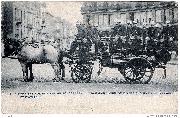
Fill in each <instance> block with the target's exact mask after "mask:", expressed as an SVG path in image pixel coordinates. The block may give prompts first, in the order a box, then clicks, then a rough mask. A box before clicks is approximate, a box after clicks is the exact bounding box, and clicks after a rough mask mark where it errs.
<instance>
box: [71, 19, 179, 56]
mask: <svg viewBox="0 0 180 118" xmlns="http://www.w3.org/2000/svg"><path fill="white" fill-rule="evenodd" d="M77 29H78V33H77V35H76V39H75V41H73V43H72V45H71V49H70V52H73V51H74V50H75V49H76V48H77V46H78V45H77V44H78V40H79V42H81V44H82V45H83V44H84V48H82V50H81V51H80V52H83V54H85V53H84V52H89V50H90V47H91V46H92V44H95V52H102V53H103V52H106V51H108V52H110V53H115V52H117V51H118V50H129V51H131V53H133V54H135V55H138V52H139V50H146V51H147V52H148V53H147V54H149V55H153V53H154V52H155V51H157V50H168V51H176V54H177V51H178V47H177V40H178V29H177V25H171V24H170V23H169V22H166V24H165V25H162V24H160V23H158V24H153V25H150V26H147V25H143V26H141V27H140V26H138V25H137V23H134V22H133V23H127V24H121V23H120V22H118V23H117V24H116V25H115V26H114V27H113V28H111V30H107V31H101V30H99V29H98V27H96V26H91V25H85V24H77ZM102 39H103V40H102ZM104 39H105V40H104ZM87 55H88V53H87Z"/></svg>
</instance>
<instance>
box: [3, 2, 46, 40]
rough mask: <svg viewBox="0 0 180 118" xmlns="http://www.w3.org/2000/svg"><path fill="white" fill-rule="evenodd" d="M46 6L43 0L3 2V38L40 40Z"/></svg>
mask: <svg viewBox="0 0 180 118" xmlns="http://www.w3.org/2000/svg"><path fill="white" fill-rule="evenodd" d="M45 7H46V6H45V4H44V3H43V2H29V1H23V2H20V1H16V2H12V1H11V2H7V1H6V2H2V7H1V9H2V20H1V24H2V34H3V37H2V38H3V39H6V38H7V37H14V38H16V39H24V38H26V40H27V41H28V40H32V39H33V40H39V38H40V37H41V25H42V17H43V16H42V9H43V8H45Z"/></svg>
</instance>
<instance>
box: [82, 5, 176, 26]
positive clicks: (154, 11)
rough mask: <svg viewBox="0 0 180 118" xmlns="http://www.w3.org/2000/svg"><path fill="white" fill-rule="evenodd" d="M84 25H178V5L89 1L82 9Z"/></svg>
mask: <svg viewBox="0 0 180 118" xmlns="http://www.w3.org/2000/svg"><path fill="white" fill-rule="evenodd" d="M81 13H82V15H83V22H84V24H91V25H94V26H98V27H99V28H100V27H103V28H104V27H113V26H114V25H115V24H116V23H117V22H121V23H122V24H125V23H128V22H136V23H137V25H140V26H142V25H150V24H155V23H161V24H162V25H163V24H165V23H166V22H167V21H168V22H170V23H171V24H177V23H178V4H177V3H176V2H172V1H171V2H168V1H158V2H152V1H146V2H136V1H134V2H125V1H121V2H119V1H116V2H110V1H108V2H106V1H99V2H95V1H88V2H84V5H83V7H82V8H81Z"/></svg>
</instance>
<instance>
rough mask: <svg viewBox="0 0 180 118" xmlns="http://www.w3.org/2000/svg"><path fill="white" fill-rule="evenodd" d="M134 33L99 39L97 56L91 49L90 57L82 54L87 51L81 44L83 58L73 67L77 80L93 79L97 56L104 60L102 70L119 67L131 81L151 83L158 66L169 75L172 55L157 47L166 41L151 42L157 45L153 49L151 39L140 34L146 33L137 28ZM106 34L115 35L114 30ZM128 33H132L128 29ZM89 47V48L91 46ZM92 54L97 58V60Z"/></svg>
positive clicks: (129, 81)
mask: <svg viewBox="0 0 180 118" xmlns="http://www.w3.org/2000/svg"><path fill="white" fill-rule="evenodd" d="M124 27H125V26H124ZM124 29H127V28H124ZM140 30H141V29H139V31H140ZM116 31H117V30H116ZM131 32H136V33H135V34H134V35H130V36H128V35H117V32H116V35H114V36H113V35H109V36H106V35H105V36H103V35H102V36H101V37H99V39H98V44H97V45H98V46H95V47H97V48H98V52H97V53H95V55H94V56H90V53H88V51H87V55H86V56H82V54H85V53H86V51H84V50H82V49H81V48H82V43H79V44H78V46H79V52H78V53H79V54H80V55H79V56H78V59H79V60H80V61H77V63H76V65H75V66H74V67H73V69H72V79H73V80H74V82H79V81H83V82H88V81H89V80H90V79H91V74H92V69H93V68H92V66H91V65H92V64H93V63H92V62H91V61H92V60H96V59H99V62H100V64H99V65H100V66H99V72H100V71H101V70H102V68H103V67H109V68H118V70H119V72H120V73H121V74H122V75H123V76H124V78H125V80H126V81H127V82H128V83H142V84H147V83H148V82H149V81H150V80H151V78H152V76H153V73H154V71H155V68H163V69H164V77H166V64H167V62H168V61H169V60H170V58H171V54H170V53H169V51H168V49H166V48H159V47H158V49H157V46H158V45H161V44H163V43H164V41H163V42H161V41H159V42H154V43H152V42H151V44H154V47H153V48H149V47H152V46H150V44H147V41H146V42H145V40H144V39H142V37H141V36H138V35H137V34H142V33H139V32H137V31H131ZM141 32H142V31H141ZM106 34H113V32H111V33H106ZM126 34H128V33H127V32H126ZM130 34H131V33H130ZM82 39H84V38H82ZM148 40H149V39H148ZM153 41H155V40H153ZM91 44H92V43H91ZM85 47H86V48H87V47H88V46H85ZM89 57H93V59H92V58H89Z"/></svg>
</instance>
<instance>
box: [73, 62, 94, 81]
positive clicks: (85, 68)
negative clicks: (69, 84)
mask: <svg viewBox="0 0 180 118" xmlns="http://www.w3.org/2000/svg"><path fill="white" fill-rule="evenodd" d="M91 74H92V67H91V65H87V64H84V65H83V64H77V65H76V66H75V67H74V68H73V69H72V73H71V77H72V79H73V81H74V82H75V83H79V82H80V83H82V82H85V83H87V82H89V81H90V79H91Z"/></svg>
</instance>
